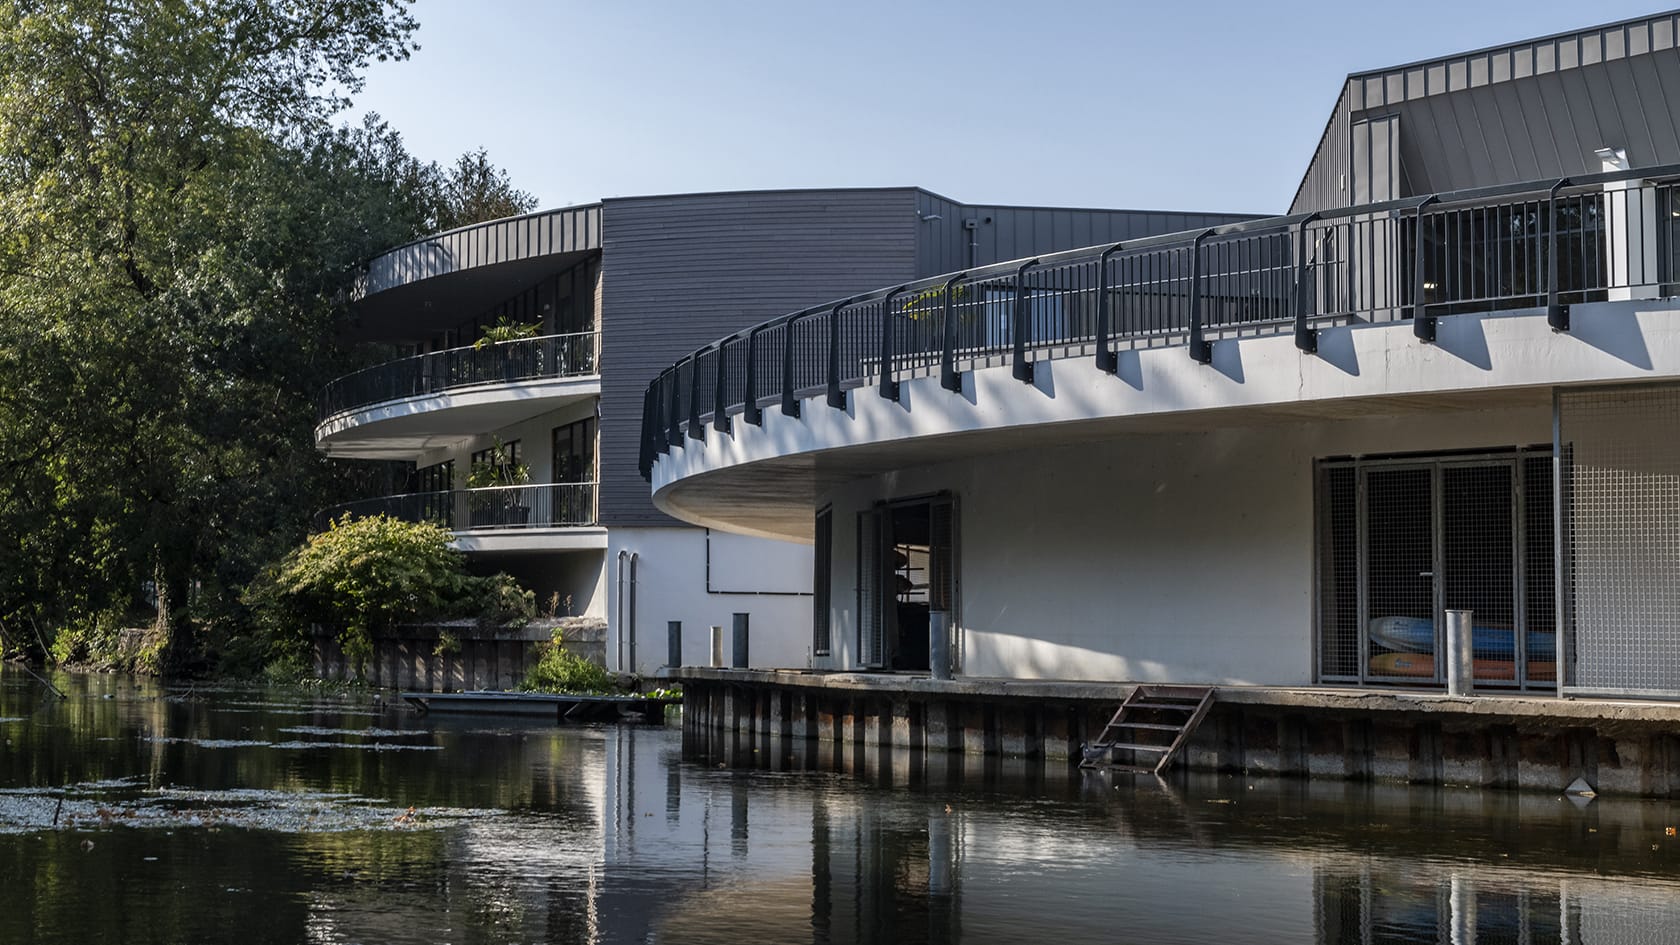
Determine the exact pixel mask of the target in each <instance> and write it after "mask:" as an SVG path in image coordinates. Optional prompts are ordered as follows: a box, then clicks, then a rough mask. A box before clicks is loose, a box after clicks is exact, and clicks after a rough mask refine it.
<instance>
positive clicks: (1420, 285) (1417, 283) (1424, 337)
mask: <svg viewBox="0 0 1680 945" xmlns="http://www.w3.org/2000/svg"><path fill="white" fill-rule="evenodd" d="M1439 199H1441V198H1440V197H1438V196H1436V195H1434V194H1430V195H1429V196H1428V197H1425V198H1424V199H1423V201H1422V202H1421V203H1419V204H1418V205H1417V208H1416V209H1414V210H1413V211H1412V217H1413V225H1414V226H1415V227H1416V228H1417V232H1416V233H1414V234H1412V236H1413V240H1412V244H1413V245H1412V334H1413V335H1415V336H1417V339H1418V340H1419V341H1422V342H1425V343H1431V344H1432V343H1434V341H1435V316H1433V315H1428V314H1425V312H1426V311H1427V308H1426V306H1425V304H1424V300H1423V292H1424V282H1423V211H1424V209H1425V208H1427V207H1428V206H1429V205H1430V204H1432V203H1435V202H1436V201H1437V200H1439Z"/></svg>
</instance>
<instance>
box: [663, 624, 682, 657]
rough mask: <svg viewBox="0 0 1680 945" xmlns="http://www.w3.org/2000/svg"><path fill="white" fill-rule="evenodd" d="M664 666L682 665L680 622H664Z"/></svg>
mask: <svg viewBox="0 0 1680 945" xmlns="http://www.w3.org/2000/svg"><path fill="white" fill-rule="evenodd" d="M665 665H666V666H672V667H675V666H681V665H682V621H681V620H668V621H666V622H665Z"/></svg>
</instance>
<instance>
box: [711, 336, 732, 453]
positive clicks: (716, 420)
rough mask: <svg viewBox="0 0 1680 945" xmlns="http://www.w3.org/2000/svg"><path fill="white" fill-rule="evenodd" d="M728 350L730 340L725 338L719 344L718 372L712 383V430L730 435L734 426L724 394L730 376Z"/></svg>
mask: <svg viewBox="0 0 1680 945" xmlns="http://www.w3.org/2000/svg"><path fill="white" fill-rule="evenodd" d="M728 350H729V339H727V338H725V339H724V340H722V341H720V342H718V343H717V371H716V372H715V373H716V378H715V379H714V381H713V383H712V429H714V430H716V431H718V432H719V433H728V432H730V431H731V430H733V429H734V426H733V424H731V423H730V422H729V414H728V412H727V411H726V408H727V407H728V406H729V405H728V404H726V403H725V402H724V392H723V385H724V382H725V381H726V380H727V379H728V375H729V372H728V365H729V359H728V355H727V354H725V352H727V351H728Z"/></svg>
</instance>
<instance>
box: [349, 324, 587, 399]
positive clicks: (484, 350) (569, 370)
mask: <svg viewBox="0 0 1680 945" xmlns="http://www.w3.org/2000/svg"><path fill="white" fill-rule="evenodd" d="M600 351H601V334H600V332H594V331H584V332H576V333H574V334H569V335H546V336H544V337H541V338H523V339H520V340H518V341H502V342H497V343H495V344H487V345H483V346H481V347H478V346H471V345H469V346H467V347H464V348H450V349H448V350H446V351H433V352H431V353H430V354H421V355H416V356H414V357H411V358H401V359H398V360H396V361H387V362H386V363H384V364H376V365H374V366H373V367H369V368H363V369H362V370H360V371H357V372H355V373H353V374H346V375H345V376H343V377H341V378H339V379H337V380H335V381H333V382H332V383H330V384H328V385H327V386H326V388H325V389H323V390H322V391H321V397H320V403H319V404H318V406H317V413H316V420H317V421H320V420H325V419H326V418H328V417H331V416H333V415H335V414H339V413H343V412H345V411H347V410H354V409H356V408H358V407H366V406H368V405H370V404H378V403H384V402H385V401H388V400H401V399H402V398H405V397H417V396H422V395H425V394H436V393H439V392H442V391H448V390H455V389H457V388H462V387H475V386H478V385H480V384H508V383H512V382H514V381H528V380H535V379H537V378H545V377H586V376H588V375H591V374H595V373H598V371H599V366H600Z"/></svg>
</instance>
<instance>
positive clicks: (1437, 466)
mask: <svg viewBox="0 0 1680 945" xmlns="http://www.w3.org/2000/svg"><path fill="white" fill-rule="evenodd" d="M1536 456H1545V457H1547V458H1548V459H1553V460H1554V463H1555V456H1556V450H1555V447H1554V446H1552V445H1550V444H1548V445H1546V446H1518V447H1509V448H1506V449H1494V450H1487V449H1483V450H1467V451H1464V452H1435V453H1417V454H1408V455H1394V456H1378V457H1368V458H1367V457H1337V458H1331V459H1321V460H1319V461H1318V462H1317V463H1316V464H1315V475H1314V478H1313V482H1314V488H1315V490H1318V489H1321V488H1322V483H1323V479H1322V477H1321V476H1320V475H1317V473H1319V472H1322V471H1323V470H1325V469H1335V468H1345V469H1352V470H1353V472H1354V503H1355V511H1354V521H1355V537H1354V545H1355V547H1354V554H1355V558H1356V564H1355V568H1354V570H1355V575H1356V591H1355V593H1356V596H1357V606H1356V620H1357V621H1358V634H1359V638H1358V648H1359V655H1358V664H1359V665H1358V667H1357V673H1356V675H1348V676H1329V677H1327V676H1326V675H1325V674H1324V672H1323V655H1324V625H1323V616H1322V614H1321V613H1320V612H1319V608H1320V607H1321V605H1322V600H1323V598H1322V594H1321V591H1322V588H1321V587H1320V584H1321V582H1322V580H1323V568H1322V566H1321V562H1320V560H1319V559H1320V556H1321V555H1322V554H1323V551H1324V549H1323V546H1322V544H1321V543H1320V542H1321V540H1322V533H1321V530H1320V529H1317V528H1315V529H1314V532H1313V534H1314V549H1313V552H1314V566H1313V663H1314V670H1315V677H1316V678H1317V679H1318V680H1319V681H1320V682H1321V683H1330V684H1336V683H1343V684H1346V683H1356V684H1358V685H1368V684H1378V685H1393V684H1404V683H1412V684H1414V685H1430V686H1433V685H1442V684H1443V683H1444V678H1443V672H1444V667H1443V666H1442V661H1441V660H1436V662H1435V672H1434V675H1433V676H1432V677H1430V678H1424V677H1417V676H1376V675H1373V674H1372V673H1371V671H1370V669H1371V631H1370V628H1371V612H1370V589H1371V588H1370V542H1371V530H1370V519H1369V513H1370V509H1369V496H1368V492H1367V477H1368V475H1369V473H1370V472H1371V471H1372V470H1384V469H1406V468H1411V469H1429V470H1430V477H1429V482H1430V486H1429V492H1430V495H1429V503H1430V511H1429V515H1430V545H1431V547H1430V559H1431V568H1432V570H1433V576H1432V584H1433V586H1432V588H1431V594H1430V598H1431V605H1432V608H1433V614H1432V616H1431V619H1432V620H1433V622H1434V624H1435V652H1436V653H1437V654H1439V653H1444V652H1446V650H1445V644H1444V640H1443V639H1442V637H1443V636H1444V633H1445V629H1444V627H1445V621H1444V614H1445V606H1446V601H1445V593H1446V568H1445V540H1446V536H1445V529H1444V527H1443V526H1444V522H1443V514H1444V511H1443V510H1444V502H1443V495H1444V492H1443V481H1442V473H1443V470H1445V469H1447V468H1466V467H1477V466H1503V467H1505V468H1506V469H1507V470H1508V474H1509V482H1510V490H1511V491H1510V495H1511V551H1512V555H1511V558H1512V560H1511V593H1512V609H1511V613H1512V615H1513V616H1512V623H1513V628H1512V633H1513V637H1514V651H1513V659H1514V660H1515V661H1516V664H1515V666H1514V667H1513V678H1512V679H1511V680H1510V681H1506V680H1477V681H1476V684H1477V685H1478V686H1486V687H1488V688H1490V689H1491V688H1496V689H1502V690H1514V691H1552V692H1555V691H1558V688H1559V687H1560V686H1561V685H1562V681H1563V674H1564V662H1565V661H1564V659H1563V653H1562V647H1563V645H1564V640H1563V632H1562V628H1563V622H1562V614H1561V612H1560V613H1559V614H1558V616H1557V618H1556V619H1557V626H1556V627H1554V634H1555V639H1556V640H1557V642H1556V643H1555V644H1554V646H1555V647H1557V650H1558V652H1556V654H1555V656H1554V659H1555V661H1556V664H1557V669H1556V670H1555V674H1554V678H1553V680H1552V682H1551V684H1550V685H1547V684H1546V683H1545V682H1544V681H1541V682H1539V683H1535V682H1533V681H1531V680H1529V678H1528V634H1529V633H1530V632H1531V631H1530V628H1529V626H1528V582H1529V577H1530V575H1529V574H1528V567H1527V541H1528V534H1527V515H1526V514H1525V513H1526V503H1527V501H1528V500H1529V498H1530V497H1529V496H1528V494H1527V490H1526V489H1525V487H1524V483H1525V479H1526V476H1525V471H1524V461H1525V460H1528V459H1532V458H1535V457H1536ZM1324 499H1325V496H1324V495H1323V494H1322V493H1320V494H1316V495H1315V496H1314V510H1315V516H1316V515H1323V514H1325V509H1324V505H1323V503H1324ZM1552 504H1553V515H1554V518H1555V517H1556V516H1557V515H1558V514H1560V511H1559V510H1560V509H1561V507H1562V503H1561V502H1560V501H1559V500H1558V498H1557V496H1556V494H1555V486H1554V495H1553V497H1552ZM1553 541H1554V543H1557V545H1558V546H1561V543H1562V536H1561V535H1558V534H1557V533H1556V531H1555V529H1554V534H1553ZM1518 628H1521V632H1518Z"/></svg>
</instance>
